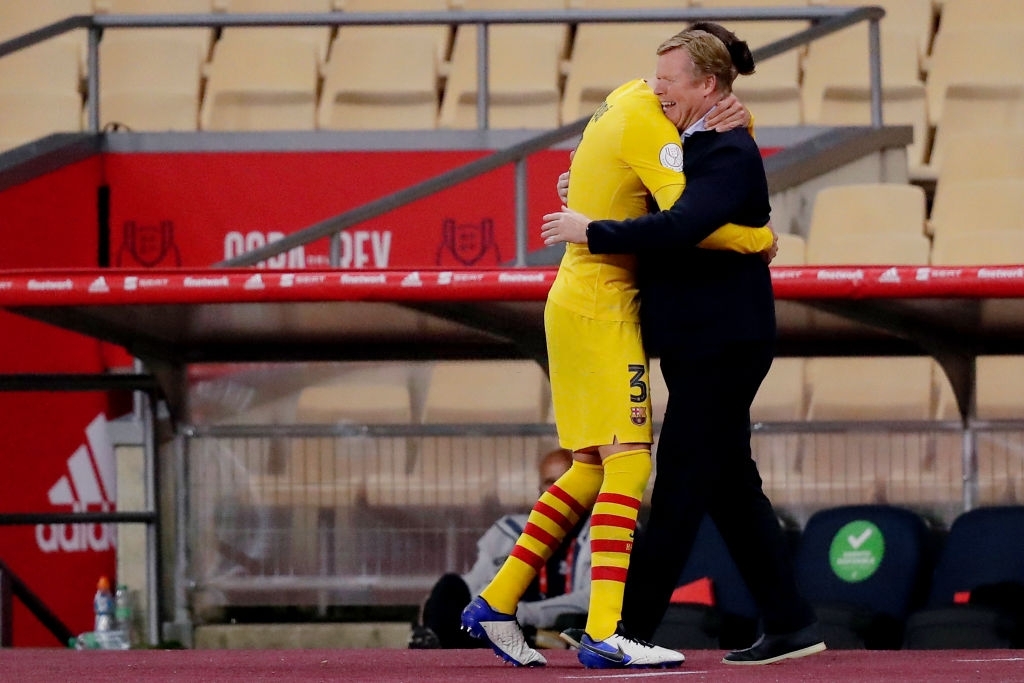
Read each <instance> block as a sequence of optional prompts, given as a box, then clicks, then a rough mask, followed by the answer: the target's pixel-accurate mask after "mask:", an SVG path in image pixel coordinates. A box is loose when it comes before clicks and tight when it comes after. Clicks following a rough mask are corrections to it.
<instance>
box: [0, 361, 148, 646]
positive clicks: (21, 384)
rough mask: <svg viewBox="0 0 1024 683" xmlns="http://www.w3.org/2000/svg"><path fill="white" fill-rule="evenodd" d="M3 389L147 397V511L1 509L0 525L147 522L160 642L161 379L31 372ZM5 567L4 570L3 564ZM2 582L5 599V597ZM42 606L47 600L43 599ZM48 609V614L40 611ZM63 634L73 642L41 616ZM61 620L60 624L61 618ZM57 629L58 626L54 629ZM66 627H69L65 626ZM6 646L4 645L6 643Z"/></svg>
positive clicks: (26, 597) (3, 380)
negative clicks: (158, 418)
mask: <svg viewBox="0 0 1024 683" xmlns="http://www.w3.org/2000/svg"><path fill="white" fill-rule="evenodd" d="M0 391H72V392H82V391H132V392H135V396H136V398H137V399H138V397H144V398H142V400H136V401H135V407H134V418H135V419H136V420H137V421H138V422H139V423H140V424H141V425H142V426H143V429H142V439H143V444H142V446H143V453H144V458H145V461H144V474H143V482H142V484H143V491H144V504H145V508H146V509H145V510H141V511H120V512H88V511H82V512H7V513H0V526H24V525H34V524H142V525H145V528H146V560H145V561H146V596H147V606H148V610H147V618H148V623H147V631H148V642H149V643H151V644H156V643H157V642H159V632H160V630H159V615H160V609H161V605H162V603H163V599H162V591H161V590H160V544H161V530H162V527H161V520H160V515H159V513H158V512H157V497H158V491H159V476H158V467H157V458H156V450H157V449H156V431H155V430H156V416H155V410H156V408H155V406H156V401H157V400H158V394H159V387H158V384H157V381H156V379H155V378H154V377H153V376H152V375H148V374H141V373H135V374H116V373H108V374H85V373H39V374H32V373H25V374H12V375H0ZM0 569H3V566H2V564H0ZM10 580H11V581H12V582H13V583H11V584H10V585H8V586H7V589H10V587H11V586H13V587H14V589H15V590H16V591H17V594H18V596H19V597H20V598H21V599H22V601H23V602H25V604H26V605H28V606H29V607H30V609H32V610H33V611H35V610H36V609H37V608H38V609H42V610H45V605H42V606H41V607H37V606H36V605H35V603H36V602H38V598H36V597H35V596H34V594H30V593H26V591H27V589H25V588H24V586H23V585H22V584H20V583H19V582H18V581H17V580H16V577H10ZM3 590H5V588H4V586H3V585H2V583H0V601H2V600H3V599H4V598H3ZM40 605H41V603H40ZM40 613H44V612H40ZM37 616H38V615H37ZM40 620H41V621H43V623H44V625H46V626H47V628H49V629H50V630H51V632H53V633H54V635H55V636H57V637H58V640H61V641H62V642H65V643H66V642H67V637H65V634H64V631H63V630H61V628H60V625H59V624H56V625H53V624H51V623H50V621H49V620H48V619H47V618H45V614H44V617H40ZM55 623H56V622H55ZM54 629H57V630H54ZM64 630H66V628H64ZM0 646H2V644H0Z"/></svg>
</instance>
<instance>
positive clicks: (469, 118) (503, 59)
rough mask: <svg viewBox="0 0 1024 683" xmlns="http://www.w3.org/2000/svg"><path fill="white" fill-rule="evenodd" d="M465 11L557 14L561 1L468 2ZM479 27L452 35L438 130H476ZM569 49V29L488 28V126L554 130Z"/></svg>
mask: <svg viewBox="0 0 1024 683" xmlns="http://www.w3.org/2000/svg"><path fill="white" fill-rule="evenodd" d="M453 9H466V10H495V11H502V10H525V9H531V10H544V9H550V10H560V9H565V0H531V1H530V2H528V3H523V2H511V1H510V0H466V1H465V2H459V3H453ZM476 31H477V28H476V26H473V25H466V24H464V25H461V26H459V27H458V28H457V29H456V31H455V38H454V43H453V46H452V54H451V63H450V67H449V71H448V80H447V83H446V84H445V90H444V97H443V99H442V101H441V115H440V125H439V127H441V128H450V129H467V128H476V127H477V126H478V122H477V111H476V110H477V65H476V50H477V36H476ZM568 46H569V26H568V25H563V24H536V25H534V24H508V25H495V26H491V27H490V28H489V29H488V48H489V52H488V59H489V64H488V78H489V82H488V92H489V94H490V97H489V100H488V127H489V128H520V129H521V128H554V127H556V126H558V125H559V123H560V119H559V110H560V106H561V100H562V88H561V69H562V61H563V59H565V57H566V55H567V51H568Z"/></svg>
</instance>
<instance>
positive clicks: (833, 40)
mask: <svg viewBox="0 0 1024 683" xmlns="http://www.w3.org/2000/svg"><path fill="white" fill-rule="evenodd" d="M925 2H928V0H925ZM916 41H917V36H916V35H915V34H912V33H909V32H906V31H903V30H899V29H889V30H885V29H883V30H882V31H881V54H882V75H883V78H882V93H881V94H882V120H883V122H884V123H885V124H886V125H910V126H913V127H914V140H913V142H912V143H911V144H910V145H909V146H908V149H907V157H908V162H909V164H910V165H911V167H913V168H914V169H915V171H916V169H918V168H919V167H921V166H922V165H923V163H924V159H925V152H926V151H927V149H928V140H929V138H930V128H929V124H928V111H927V97H926V92H925V85H924V80H923V78H922V74H921V63H920V54H919V52H918V47H917V42H916ZM868 54H869V50H868V33H867V27H866V26H865V25H863V24H857V25H855V26H851V27H849V28H846V29H844V30H842V31H839V32H837V33H833V34H830V35H828V36H825V37H824V38H821V39H819V40H816V41H814V42H812V43H811V44H810V45H809V46H808V48H807V56H806V57H805V58H804V62H803V65H804V75H803V82H802V86H801V92H802V98H803V113H804V121H806V122H807V123H814V124H828V125H837V126H867V125H870V124H871V88H870V75H869V69H868Z"/></svg>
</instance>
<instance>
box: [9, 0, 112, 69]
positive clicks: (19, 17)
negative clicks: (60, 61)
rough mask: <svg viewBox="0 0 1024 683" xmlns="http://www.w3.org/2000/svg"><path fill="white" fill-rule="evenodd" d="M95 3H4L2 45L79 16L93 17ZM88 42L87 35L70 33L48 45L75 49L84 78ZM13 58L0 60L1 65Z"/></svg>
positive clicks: (79, 0) (17, 0)
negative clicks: (60, 44)
mask: <svg viewBox="0 0 1024 683" xmlns="http://www.w3.org/2000/svg"><path fill="white" fill-rule="evenodd" d="M92 2H93V0H4V1H3V2H0V42H2V41H5V40H9V39H11V38H14V37H15V36H19V35H21V34H23V33H28V32H29V31H32V30H35V29H37V28H42V27H43V26H45V25H47V24H52V23H53V22H55V21H60V20H61V19H67V18H68V17H70V16H74V15H76V14H92V11H93V9H92ZM86 40H87V37H86V33H85V31H70V32H68V33H64V34H62V35H60V36H57V37H55V38H51V39H49V40H48V41H47V42H48V43H53V42H58V43H69V44H71V45H74V47H75V52H76V54H77V56H78V63H77V68H78V73H79V74H80V75H83V76H84V74H85V47H86ZM38 47H39V46H38V45H36V46H34V48H38ZM34 48H29V49H34ZM20 52H21V53H25V50H21V51H20ZM9 58H10V55H8V56H7V57H3V58H0V62H3V61H6V60H7V59H9Z"/></svg>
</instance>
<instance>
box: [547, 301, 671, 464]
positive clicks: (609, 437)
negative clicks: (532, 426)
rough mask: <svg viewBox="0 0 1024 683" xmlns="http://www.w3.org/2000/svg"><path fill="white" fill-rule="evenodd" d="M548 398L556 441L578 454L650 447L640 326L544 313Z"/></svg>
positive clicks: (556, 310) (550, 307)
mask: <svg viewBox="0 0 1024 683" xmlns="http://www.w3.org/2000/svg"><path fill="white" fill-rule="evenodd" d="M544 331H545V334H546V335H547V347H548V367H549V370H550V377H551V398H552V405H553V407H554V410H555V424H556V426H557V427H558V440H559V443H560V444H561V446H562V447H563V448H568V449H570V450H574V451H579V450H585V449H587V448H592V447H595V446H606V445H609V444H613V443H646V444H649V443H652V442H653V439H654V430H653V425H652V415H651V393H650V383H649V381H648V379H649V372H650V369H649V367H648V365H647V355H646V354H645V353H644V348H643V342H642V340H641V337H640V324H639V323H634V322H619V321H612V320H595V319H593V318H588V317H584V316H581V315H578V314H576V313H573V312H571V311H568V310H566V309H565V308H562V307H561V306H559V305H558V304H553V303H551V302H548V303H547V305H546V306H545V308H544Z"/></svg>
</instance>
